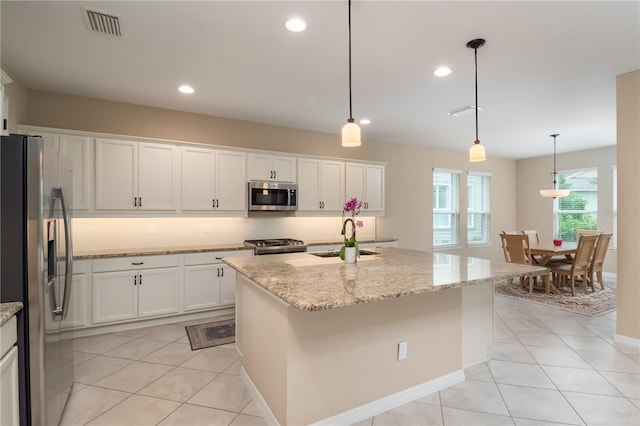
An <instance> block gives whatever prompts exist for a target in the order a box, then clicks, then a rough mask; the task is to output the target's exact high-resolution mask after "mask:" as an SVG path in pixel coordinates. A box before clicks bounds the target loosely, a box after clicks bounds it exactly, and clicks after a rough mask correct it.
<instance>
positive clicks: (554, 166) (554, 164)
mask: <svg viewBox="0 0 640 426" xmlns="http://www.w3.org/2000/svg"><path fill="white" fill-rule="evenodd" d="M556 136H558V135H551V137H552V138H553V173H552V174H553V189H556V185H557V183H558V182H557V180H556V175H557V174H558V172H557V171H556Z"/></svg>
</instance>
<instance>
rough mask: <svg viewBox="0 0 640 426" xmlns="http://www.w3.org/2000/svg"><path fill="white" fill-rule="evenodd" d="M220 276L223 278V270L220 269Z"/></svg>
mask: <svg viewBox="0 0 640 426" xmlns="http://www.w3.org/2000/svg"><path fill="white" fill-rule="evenodd" d="M220 276H221V277H224V268H220Z"/></svg>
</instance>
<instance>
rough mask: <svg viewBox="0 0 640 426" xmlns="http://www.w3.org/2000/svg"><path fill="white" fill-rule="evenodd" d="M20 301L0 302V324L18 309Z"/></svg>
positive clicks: (20, 305)
mask: <svg viewBox="0 0 640 426" xmlns="http://www.w3.org/2000/svg"><path fill="white" fill-rule="evenodd" d="M22 306H23V305H22V302H6V303H0V325H2V324H4V323H5V322H7V321H9V320H10V319H11V317H13V316H14V315H15V314H16V313H18V311H19V310H20V309H22Z"/></svg>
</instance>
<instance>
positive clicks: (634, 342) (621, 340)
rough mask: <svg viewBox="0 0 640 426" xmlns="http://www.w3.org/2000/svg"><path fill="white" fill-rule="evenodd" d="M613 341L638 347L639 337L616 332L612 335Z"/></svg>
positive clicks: (639, 344)
mask: <svg viewBox="0 0 640 426" xmlns="http://www.w3.org/2000/svg"><path fill="white" fill-rule="evenodd" d="M613 343H618V344H620V345H625V346H630V347H632V348H635V349H640V339H634V338H633V337H627V336H623V335H621V334H616V335H615V336H613Z"/></svg>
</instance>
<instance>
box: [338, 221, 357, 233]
mask: <svg viewBox="0 0 640 426" xmlns="http://www.w3.org/2000/svg"><path fill="white" fill-rule="evenodd" d="M347 222H351V236H352V237H353V236H354V235H355V234H356V223H355V222H354V221H353V219H351V218H348V219H347V220H345V221H344V223H343V224H342V232H341V234H342V235H345V230H346V228H347ZM345 238H346V235H345Z"/></svg>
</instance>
